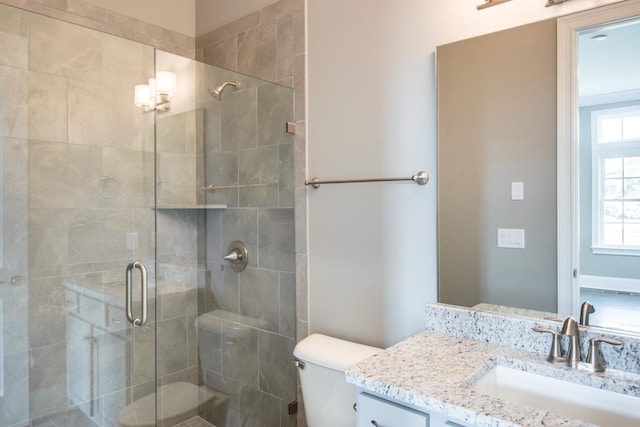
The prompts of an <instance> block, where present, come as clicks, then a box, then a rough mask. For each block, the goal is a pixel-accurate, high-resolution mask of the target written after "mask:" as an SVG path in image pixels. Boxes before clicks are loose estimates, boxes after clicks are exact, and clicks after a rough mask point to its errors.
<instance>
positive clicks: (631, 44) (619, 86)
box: [578, 19, 640, 98]
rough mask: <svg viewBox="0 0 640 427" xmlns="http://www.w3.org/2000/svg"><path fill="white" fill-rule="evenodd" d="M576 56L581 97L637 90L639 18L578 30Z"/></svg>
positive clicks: (639, 76) (639, 83) (639, 84)
mask: <svg viewBox="0 0 640 427" xmlns="http://www.w3.org/2000/svg"><path fill="white" fill-rule="evenodd" d="M597 35H606V36H607V37H606V39H601V40H598V39H594V38H593V37H594V36H597ZM578 58H579V59H578V81H579V96H580V98H585V97H598V96H602V95H611V94H615V93H624V92H627V93H628V92H632V91H637V92H640V19H636V20H634V21H630V22H628V23H624V24H615V25H611V26H608V27H601V28H597V29H594V30H589V31H585V32H584V33H581V34H580V35H579V37H578ZM636 97H637V96H636Z"/></svg>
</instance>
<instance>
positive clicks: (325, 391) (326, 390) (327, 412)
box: [293, 334, 382, 427]
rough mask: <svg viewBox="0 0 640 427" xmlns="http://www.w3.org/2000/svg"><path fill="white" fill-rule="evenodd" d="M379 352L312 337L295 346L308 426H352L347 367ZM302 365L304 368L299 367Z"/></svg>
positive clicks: (352, 399) (353, 391)
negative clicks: (345, 377)
mask: <svg viewBox="0 0 640 427" xmlns="http://www.w3.org/2000/svg"><path fill="white" fill-rule="evenodd" d="M381 351H382V349H380V348H375V347H370V346H366V345H362V344H356V343H353V342H350V341H345V340H341V339H338V338H333V337H329V336H326V335H321V334H313V335H310V336H308V337H307V338H305V339H303V340H302V341H300V342H299V343H298V345H296V347H295V349H294V350H293V355H294V356H295V357H296V359H297V360H298V361H299V362H302V363H300V364H299V367H300V369H299V370H298V373H299V374H300V387H301V389H302V398H303V401H304V407H305V412H306V418H307V424H308V426H309V427H327V426H331V427H354V426H355V425H356V415H355V412H354V409H353V405H354V403H355V402H356V388H355V387H354V386H353V385H351V384H348V383H347V382H346V381H345V379H344V371H345V369H346V368H347V367H349V366H351V365H353V364H355V363H358V362H360V361H361V360H364V359H366V358H367V357H369V356H373V355H374V354H376V353H379V352H381ZM303 366H304V367H303Z"/></svg>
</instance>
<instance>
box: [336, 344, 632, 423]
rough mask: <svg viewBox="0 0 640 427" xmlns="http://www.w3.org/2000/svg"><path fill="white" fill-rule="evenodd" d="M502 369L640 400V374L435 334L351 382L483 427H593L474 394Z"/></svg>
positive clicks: (370, 364) (365, 366)
mask: <svg viewBox="0 0 640 427" xmlns="http://www.w3.org/2000/svg"><path fill="white" fill-rule="evenodd" d="M496 365H504V366H507V367H512V368H516V369H520V370H524V371H529V372H536V373H539V374H543V375H547V376H551V377H556V378H559V379H565V380H570V381H573V382H577V383H582V384H586V385H590V386H594V387H596V388H606V389H609V390H612V391H618V392H622V393H626V394H630V395H635V396H638V397H640V374H638V373H633V372H626V371H618V370H614V369H609V370H607V371H606V372H604V373H598V374H593V373H589V372H587V371H582V370H572V369H569V368H567V367H564V366H558V365H552V364H550V363H548V362H547V361H546V360H545V355H541V354H538V353H532V352H527V351H524V350H521V349H515V348H509V347H502V346H498V345H495V344H489V343H486V342H478V341H474V340H470V339H467V338H461V337H454V336H450V335H444V334H441V333H438V332H433V331H425V332H422V333H420V334H418V335H416V336H414V337H411V338H409V339H406V340H404V341H402V342H400V343H399V344H396V345H395V346H393V347H390V348H388V349H387V350H385V351H383V352H382V353H379V354H377V355H375V356H372V357H370V358H368V359H365V360H364V361H362V362H360V363H357V364H355V365H353V366H351V367H349V368H348V369H347V371H346V380H347V382H349V383H352V384H354V385H356V386H357V387H360V388H362V389H364V390H366V391H370V392H373V393H376V394H379V395H382V396H383V397H386V398H390V399H395V400H397V401H399V402H402V403H405V404H408V405H411V406H414V407H416V408H418V409H423V410H424V411H426V412H436V413H440V414H444V415H445V416H448V417H451V418H455V419H458V420H460V421H463V422H465V423H468V424H470V425H474V426H479V427H484V426H487V427H489V426H490V427H516V426H517V427H527V426H532V427H533V426H536V427H539V426H588V425H590V424H588V423H585V422H584V421H579V420H575V419H569V418H566V417H562V416H560V415H557V414H553V413H549V412H545V411H541V410H537V409H534V408H531V407H528V406H525V405H521V404H516V403H512V402H508V401H505V400H502V399H499V398H496V397H491V396H488V395H484V394H481V393H479V392H477V391H475V390H472V389H471V388H469V385H471V384H473V382H475V380H477V379H478V378H479V377H480V376H482V375H483V374H484V373H485V372H488V371H489V370H490V369H491V368H493V367H494V366H496Z"/></svg>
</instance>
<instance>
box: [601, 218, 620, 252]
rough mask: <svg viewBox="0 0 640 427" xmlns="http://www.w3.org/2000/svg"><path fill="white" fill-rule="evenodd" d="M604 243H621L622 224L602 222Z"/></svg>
mask: <svg viewBox="0 0 640 427" xmlns="http://www.w3.org/2000/svg"><path fill="white" fill-rule="evenodd" d="M603 231H604V236H602V237H603V240H604V244H605V245H618V246H619V245H622V224H616V223H611V224H607V223H605V224H604V230H603Z"/></svg>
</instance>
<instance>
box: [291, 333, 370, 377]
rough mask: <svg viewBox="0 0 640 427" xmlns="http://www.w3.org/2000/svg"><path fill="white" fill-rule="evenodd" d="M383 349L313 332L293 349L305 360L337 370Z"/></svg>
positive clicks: (299, 358)
mask: <svg viewBox="0 0 640 427" xmlns="http://www.w3.org/2000/svg"><path fill="white" fill-rule="evenodd" d="M381 351H382V349H380V348H376V347H370V346H368V345H364V344H357V343H354V342H351V341H345V340H341V339H339V338H333V337H329V336H327V335H322V334H312V335H309V336H308V337H307V338H305V339H303V340H302V341H300V342H299V343H298V345H296V347H295V348H294V349H293V355H294V356H295V357H296V358H297V359H298V360H301V361H303V362H309V363H314V364H316V365H320V366H324V367H326V368H330V369H334V370H336V371H344V370H345V369H346V368H347V367H349V366H351V365H353V364H356V363H358V362H360V361H361V360H364V359H366V358H367V357H369V356H373V355H374V354H376V353H379V352H381Z"/></svg>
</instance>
